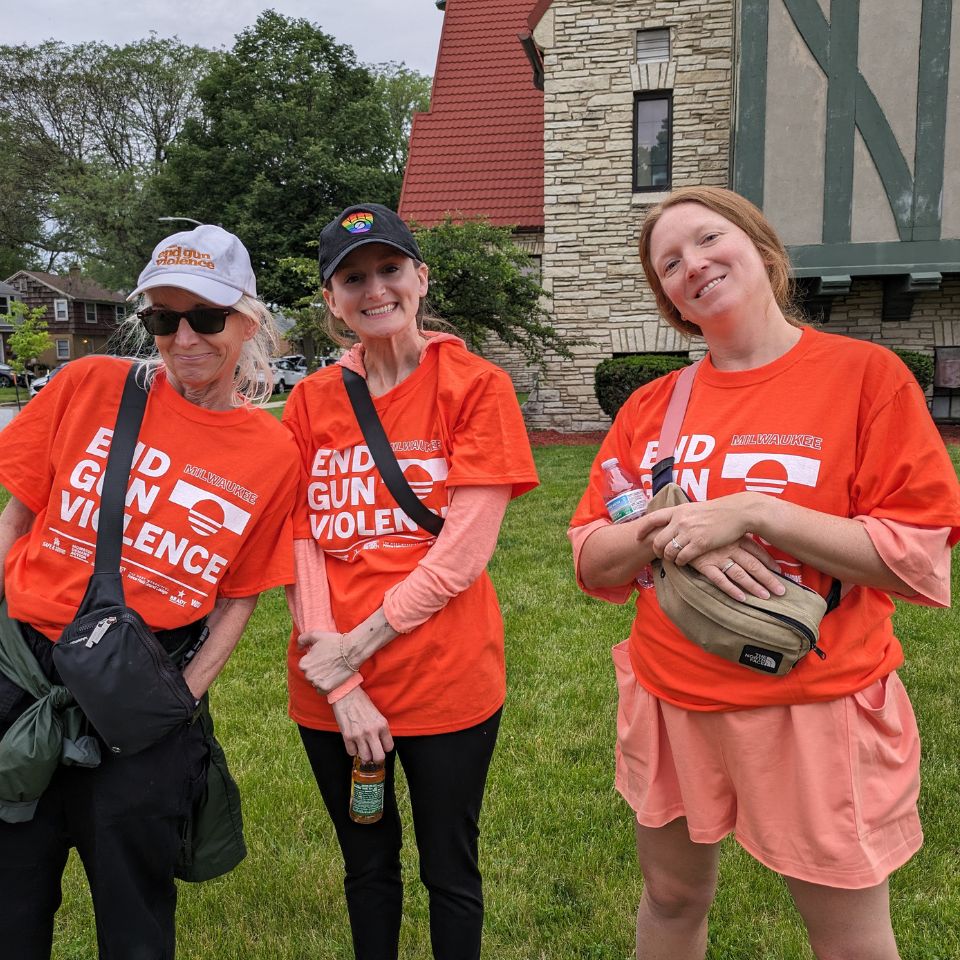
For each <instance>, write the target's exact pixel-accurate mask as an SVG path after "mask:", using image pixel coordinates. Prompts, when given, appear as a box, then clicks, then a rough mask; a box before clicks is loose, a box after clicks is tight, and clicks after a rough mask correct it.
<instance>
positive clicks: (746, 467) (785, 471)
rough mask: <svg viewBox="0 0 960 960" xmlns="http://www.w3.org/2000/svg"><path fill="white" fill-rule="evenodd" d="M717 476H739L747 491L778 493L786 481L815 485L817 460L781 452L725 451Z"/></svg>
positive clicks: (776, 494)
mask: <svg viewBox="0 0 960 960" xmlns="http://www.w3.org/2000/svg"><path fill="white" fill-rule="evenodd" d="M758 468H759V469H758ZM721 476H723V477H725V478H727V479H731V480H741V479H742V480H743V481H744V486H745V487H746V488H747V490H750V491H752V492H754V493H771V494H774V495H775V496H780V494H782V493H783V491H784V490H785V489H786V488H787V484H788V483H799V484H801V485H803V486H805V487H815V486H816V485H817V479H818V478H819V476H820V461H819V460H815V459H814V458H813V457H797V456H793V455H790V454H785V453H728V454H727V455H726V457H725V458H724V461H723V472H722V474H721Z"/></svg>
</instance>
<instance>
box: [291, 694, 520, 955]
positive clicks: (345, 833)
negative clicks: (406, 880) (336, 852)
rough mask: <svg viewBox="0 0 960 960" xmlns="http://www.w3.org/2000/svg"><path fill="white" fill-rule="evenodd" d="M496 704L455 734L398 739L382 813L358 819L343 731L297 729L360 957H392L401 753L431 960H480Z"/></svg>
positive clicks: (398, 905)
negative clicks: (335, 847) (480, 844)
mask: <svg viewBox="0 0 960 960" xmlns="http://www.w3.org/2000/svg"><path fill="white" fill-rule="evenodd" d="M501 713H502V709H501V710H498V711H497V712H496V713H495V714H494V715H493V716H492V717H490V718H489V719H487V720H484V721H483V723H480V724H478V725H477V726H475V727H470V728H468V729H466V730H458V731H457V732H456V733H441V734H432V735H430V736H421V737H394V743H395V747H396V749H395V750H394V751H393V752H391V753H389V754H387V776H386V784H385V790H384V802H383V818H382V819H381V820H379V821H378V822H377V823H373V824H358V823H354V822H353V821H352V820H351V819H350V817H349V814H348V803H349V784H350V771H351V767H352V765H353V758H352V757H351V756H349V755H348V754H347V752H346V750H345V748H344V745H343V738H342V737H341V736H340V734H339V733H330V732H327V731H321V730H310V729H308V728H306V727H300V736H301V738H302V739H303V745H304V747H305V749H306V751H307V757H308V759H309V760H310V766H311V767H312V768H313V774H314V776H315V777H316V779H317V785H318V786H319V787H320V793H321V794H322V796H323V802H324V803H325V804H326V807H327V811H328V812H329V814H330V818H331V819H332V820H333V825H334V827H335V828H336V831H337V839H338V840H339V841H340V849H341V850H342V851H343V859H344V864H345V868H346V876H345V878H344V882H343V886H344V891H345V892H346V896H347V910H348V911H349V914H350V928H351V931H352V933H353V949H354V953H355V954H356V957H357V960H396V957H397V950H398V943H399V938H400V915H401V912H402V907H403V883H402V881H401V878H400V844H401V836H400V816H399V814H398V812H397V799H396V794H395V791H394V762H395V759H396V757H398V756H399V758H400V763H401V764H402V765H403V772H404V774H405V775H406V778H407V785H408V786H409V789H410V805H411V808H412V810H413V826H414V831H415V833H416V837H417V850H418V851H419V854H420V879H421V880H422V881H423V884H424V886H425V887H426V888H427V891H428V892H429V895H430V942H431V944H432V945H433V956H434V957H435V960H477V958H479V956H480V935H481V930H482V927H483V891H482V889H481V880H480V869H479V867H478V864H477V839H478V837H479V835H480V829H479V826H478V822H479V819H480V806H481V804H482V802H483V790H484V786H485V785H486V780H487V769H488V768H489V766H490V758H491V756H492V755H493V748H494V745H495V744H496V740H497V730H498V728H499V726H500V714H501Z"/></svg>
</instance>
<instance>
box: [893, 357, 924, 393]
mask: <svg viewBox="0 0 960 960" xmlns="http://www.w3.org/2000/svg"><path fill="white" fill-rule="evenodd" d="M893 352H894V353H895V354H896V355H897V356H898V357H899V358H900V359H901V360H902V361H903V362H904V363H905V364H906V365H907V366H908V367H909V368H910V372H911V373H912V374H913V375H914V376H915V377H916V378H917V383H919V384H920V389H921V390H926V389H927V388H928V387H929V386H930V384H931V383H933V357H931V356H930V354H929V353H920V352H919V351H918V350H894V351H893Z"/></svg>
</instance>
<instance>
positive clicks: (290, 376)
mask: <svg viewBox="0 0 960 960" xmlns="http://www.w3.org/2000/svg"><path fill="white" fill-rule="evenodd" d="M270 368H271V369H272V370H273V392H274V393H286V392H287V391H288V390H289V389H290V388H291V387H292V386H293V385H294V384H297V383H299V382H300V381H301V380H302V379H303V378H304V377H305V376H306V375H307V365H306V363H295V362H294V360H293V359H291V358H289V357H281V358H280V359H279V360H271V361H270Z"/></svg>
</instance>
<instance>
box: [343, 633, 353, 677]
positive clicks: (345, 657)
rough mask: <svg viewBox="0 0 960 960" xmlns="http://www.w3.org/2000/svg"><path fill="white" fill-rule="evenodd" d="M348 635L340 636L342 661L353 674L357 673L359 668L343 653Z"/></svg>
mask: <svg viewBox="0 0 960 960" xmlns="http://www.w3.org/2000/svg"><path fill="white" fill-rule="evenodd" d="M344 636H346V634H343V633H341V634H340V659H341V660H342V661H343V662H344V663H345V664H346V667H347V669H348V670H349V671H350V672H351V673H356V672H357V668H356V667H355V666H354V665H353V664H352V663H351V662H350V661H349V660H348V659H347V655H346V654H345V653H344V652H343V638H344Z"/></svg>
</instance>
